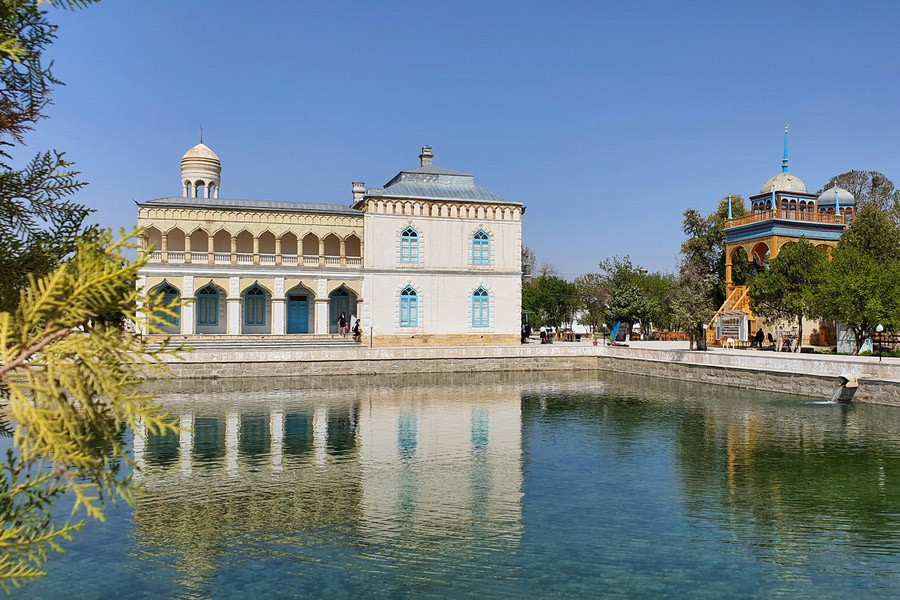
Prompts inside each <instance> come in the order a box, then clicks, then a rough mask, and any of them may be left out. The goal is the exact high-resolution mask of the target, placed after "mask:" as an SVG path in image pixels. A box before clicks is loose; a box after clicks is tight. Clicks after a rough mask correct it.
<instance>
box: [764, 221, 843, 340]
mask: <svg viewBox="0 0 900 600" xmlns="http://www.w3.org/2000/svg"><path fill="white" fill-rule="evenodd" d="M827 262H828V257H827V255H826V254H825V252H823V251H822V250H819V249H818V248H816V247H815V246H813V245H812V243H811V242H810V241H809V240H807V239H806V238H805V237H804V238H800V241H799V242H797V243H790V244H786V245H784V246H783V247H782V248H781V251H779V253H778V256H777V257H776V258H775V259H774V260H773V261H771V263H770V264H769V268H768V269H767V270H766V271H764V272H762V273H760V274H759V276H758V277H756V278H755V279H754V281H753V283H752V285H751V286H750V307H751V308H752V309H753V312H754V313H758V314H760V315H762V316H764V317H769V318H772V319H777V320H795V321H797V330H798V332H799V335H800V338H801V339H802V338H803V317H814V316H817V308H816V302H817V299H816V292H817V290H818V289H819V285H820V284H821V282H822V278H823V277H824V272H825V268H826V265H827Z"/></svg>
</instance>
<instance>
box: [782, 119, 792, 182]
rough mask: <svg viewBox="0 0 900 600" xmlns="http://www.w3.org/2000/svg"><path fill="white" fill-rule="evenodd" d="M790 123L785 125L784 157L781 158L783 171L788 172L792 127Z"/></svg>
mask: <svg viewBox="0 0 900 600" xmlns="http://www.w3.org/2000/svg"><path fill="white" fill-rule="evenodd" d="M790 127H791V126H790V125H785V126H784V158H782V159H781V172H782V173H787V172H788V144H787V142H788V129H790Z"/></svg>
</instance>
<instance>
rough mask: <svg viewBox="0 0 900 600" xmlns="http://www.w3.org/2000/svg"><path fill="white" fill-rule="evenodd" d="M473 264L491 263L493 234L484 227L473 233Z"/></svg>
mask: <svg viewBox="0 0 900 600" xmlns="http://www.w3.org/2000/svg"><path fill="white" fill-rule="evenodd" d="M479 236H483V237H479ZM472 264H473V265H489V264H491V236H489V235H488V233H487V232H486V231H485V230H484V229H479V230H478V231H476V232H475V233H474V234H473V235H472Z"/></svg>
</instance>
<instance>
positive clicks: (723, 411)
mask: <svg viewBox="0 0 900 600" xmlns="http://www.w3.org/2000/svg"><path fill="white" fill-rule="evenodd" d="M604 379H605V380H606V384H607V385H606V389H605V391H604V393H603V394H602V395H601V396H600V397H599V398H598V397H597V396H596V395H594V394H578V393H571V392H562V393H554V392H553V391H552V390H548V391H545V392H539V393H533V392H526V393H524V394H523V424H524V426H525V428H526V430H527V428H528V423H529V422H530V421H531V420H533V419H545V420H569V421H572V422H581V421H582V420H583V419H586V420H587V422H590V423H593V426H591V427H588V431H589V433H590V434H591V435H596V436H597V437H598V438H613V439H614V440H615V444H614V445H611V449H612V451H613V452H625V451H628V448H629V446H630V445H632V444H636V443H639V442H641V441H643V440H645V439H647V438H648V436H652V437H655V438H657V439H660V438H662V439H665V438H666V437H671V438H672V439H673V449H674V454H675V457H676V459H677V465H678V468H679V474H680V481H681V486H682V489H683V492H684V500H683V501H684V505H685V508H686V511H687V515H688V518H689V519H690V520H691V523H692V525H693V526H696V527H701V528H710V527H714V528H722V527H724V528H726V529H730V530H733V531H735V532H738V533H741V534H742V535H749V536H755V539H754V537H751V538H750V539H749V542H750V543H752V544H756V547H757V548H758V549H759V551H760V552H761V553H762V554H763V555H764V556H765V557H766V558H769V559H771V560H773V561H777V562H780V563H788V564H796V563H797V562H798V561H799V562H802V561H806V560H807V559H809V558H810V557H811V556H812V553H813V552H815V550H814V549H813V548H812V547H811V546H812V545H815V543H816V542H817V538H818V537H820V536H828V537H829V540H828V543H829V544H835V543H836V544H837V546H838V547H840V546H841V545H842V544H846V545H848V546H849V547H852V548H854V549H855V550H854V552H855V553H857V552H858V551H859V549H864V550H865V551H866V552H875V553H885V552H891V553H892V552H896V551H900V541H898V539H897V533H898V530H900V521H898V517H897V506H898V502H900V449H898V441H900V411H898V410H897V409H895V408H892V407H879V406H867V405H815V404H809V403H803V402H802V401H801V400H798V399H797V398H796V397H790V396H781V395H777V394H764V393H760V392H748V391H739V390H733V389H729V388H723V387H718V386H704V385H700V384H692V383H685V382H674V381H666V380H660V379H645V378H640V377H631V376H608V377H604Z"/></svg>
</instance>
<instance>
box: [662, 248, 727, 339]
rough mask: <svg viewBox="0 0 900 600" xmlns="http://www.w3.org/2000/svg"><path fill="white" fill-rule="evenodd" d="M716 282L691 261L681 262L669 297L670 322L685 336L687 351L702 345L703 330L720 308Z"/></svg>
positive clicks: (713, 276)
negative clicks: (688, 346)
mask: <svg viewBox="0 0 900 600" xmlns="http://www.w3.org/2000/svg"><path fill="white" fill-rule="evenodd" d="M717 285H718V279H717V278H716V276H715V275H712V274H710V273H708V272H707V271H706V270H705V269H703V268H702V265H699V264H698V263H697V262H695V261H691V260H687V259H684V260H682V262H681V267H680V269H679V273H678V280H677V284H676V287H675V290H674V292H673V294H672V300H671V307H672V322H673V324H674V325H675V326H677V327H680V328H681V329H682V330H683V331H685V332H686V333H687V334H688V339H689V340H690V348H691V350H693V349H694V347H695V345H696V344H697V342H698V341H701V340H702V341H703V342H704V343H705V340H704V339H703V336H704V329H703V326H704V325H706V324H707V323H709V322H710V321H712V318H713V316H715V314H716V310H717V309H718V308H719V306H721V303H720V302H719V300H718V296H717V291H716V287H717Z"/></svg>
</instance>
